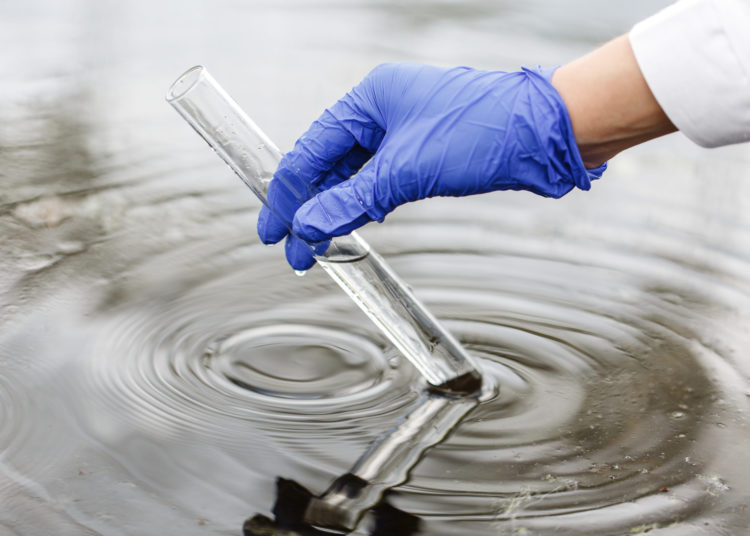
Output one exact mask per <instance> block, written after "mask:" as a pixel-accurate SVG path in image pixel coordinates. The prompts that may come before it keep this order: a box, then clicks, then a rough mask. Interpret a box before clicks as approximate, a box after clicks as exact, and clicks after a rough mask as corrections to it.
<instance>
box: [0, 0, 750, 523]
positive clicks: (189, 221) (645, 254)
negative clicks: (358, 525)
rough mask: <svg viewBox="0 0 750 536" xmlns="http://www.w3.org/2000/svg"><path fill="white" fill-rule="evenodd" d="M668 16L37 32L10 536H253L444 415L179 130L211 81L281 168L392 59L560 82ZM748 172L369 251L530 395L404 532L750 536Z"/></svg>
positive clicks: (679, 175)
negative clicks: (326, 113) (179, 81)
mask: <svg viewBox="0 0 750 536" xmlns="http://www.w3.org/2000/svg"><path fill="white" fill-rule="evenodd" d="M662 4H664V2H662ZM652 9H655V6H654V5H653V3H651V2H645V1H644V2H635V3H631V4H629V5H628V7H623V6H622V5H621V3H615V2H612V3H607V7H606V8H605V7H602V4H601V3H600V2H593V1H583V0H581V1H577V2H573V3H570V2H569V3H566V7H565V9H564V10H563V9H562V8H560V7H558V6H557V5H556V4H554V5H553V3H551V2H542V1H535V2H526V3H523V4H522V5H521V4H513V3H507V2H489V1H476V2H423V3H418V4H414V5H413V6H411V7H409V6H404V5H402V3H399V2H388V1H381V2H364V1H362V2H350V1H348V2H330V3H326V4H317V3H311V2H291V1H285V2H273V3H262V2H254V3H236V2H229V1H227V2H199V1H192V2H181V3H179V4H177V3H163V4H161V3H160V4H156V5H155V4H154V3H153V2H148V3H147V2H132V3H127V4H117V3H114V2H93V1H87V0H79V1H77V2H72V3H66V4H65V6H61V5H58V3H55V2H43V1H36V2H27V3H23V5H18V6H7V9H6V15H5V16H4V17H3V20H2V22H0V25H1V27H0V30H1V31H0V36H2V37H0V42H1V43H2V44H3V45H5V46H4V49H6V50H11V49H12V50H17V51H18V53H16V54H6V55H4V56H3V58H2V60H0V74H2V75H3V79H4V80H6V81H7V83H4V84H3V88H2V89H0V91H1V92H2V97H3V99H2V104H0V113H1V114H2V118H3V121H2V122H0V158H2V167H1V171H0V173H2V181H0V236H2V239H1V240H0V252H1V253H2V255H1V256H0V258H1V259H2V260H0V263H1V267H2V269H0V292H2V298H1V299H0V322H1V323H2V324H1V325H2V329H1V330H0V505H2V507H0V534H1V535H3V536H5V534H8V535H16V534H23V535H27V534H56V535H68V534H69V535H80V534H91V535H94V534H101V535H125V534H164V533H168V534H239V532H240V527H241V525H242V521H243V520H244V519H245V518H246V517H247V516H249V515H252V514H254V513H265V514H269V513H270V509H271V507H272V505H273V502H274V499H275V497H274V493H275V488H274V481H275V479H276V478H277V477H279V476H282V477H285V478H290V479H294V480H295V481H297V482H299V483H301V484H302V485H304V486H306V487H307V488H308V489H310V490H311V491H313V492H315V493H321V492H323V491H324V490H325V489H326V488H327V487H328V485H329V484H330V483H331V481H332V480H334V479H335V478H336V477H338V476H340V475H341V474H344V473H346V472H347V471H348V470H349V469H350V468H351V466H352V465H353V464H354V462H355V461H356V460H357V458H359V456H360V455H361V454H362V453H363V452H364V451H365V450H366V449H367V447H368V446H369V445H370V444H371V443H372V442H373V441H374V440H375V439H376V438H377V437H379V436H380V435H381V434H382V433H383V432H385V431H387V430H388V429H390V428H391V427H392V426H393V425H394V424H395V423H396V422H398V421H399V419H400V418H401V417H402V416H403V415H404V414H405V413H406V412H407V411H409V410H410V409H412V408H414V407H415V405H416V404H417V403H418V400H419V394H420V391H421V389H423V387H424V383H423V382H422V380H421V379H420V378H419V377H418V375H417V374H416V373H415V372H414V371H413V369H412V368H411V367H410V365H409V364H408V362H406V361H405V360H403V359H402V358H401V357H400V356H399V355H398V354H397V352H396V351H395V350H394V349H393V348H392V347H391V346H390V345H389V344H388V343H387V342H386V341H385V340H384V338H383V337H382V336H381V335H380V333H378V332H377V331H376V329H375V328H374V327H373V326H372V325H371V324H370V323H369V321H368V320H367V319H366V318H365V316H364V315H363V314H362V313H360V312H359V311H358V310H357V309H356V308H355V306H354V305H353V304H352V303H351V301H350V300H349V299H348V298H347V297H346V296H345V295H344V294H343V293H342V292H341V291H340V290H339V289H338V288H337V287H336V286H335V284H334V283H333V282H332V281H330V280H329V279H327V277H326V275H325V274H324V273H323V272H322V271H321V270H320V269H315V270H312V271H310V272H309V273H308V274H307V275H306V276H305V277H303V278H299V277H296V276H295V275H294V273H293V272H292V271H291V270H289V269H288V268H287V266H286V265H285V264H284V262H283V258H282V257H283V254H282V250H281V249H280V248H268V247H265V246H262V245H260V244H259V243H258V240H257V238H256V237H255V233H254V225H255V217H256V215H257V210H258V205H257V202H256V201H255V200H254V199H253V198H252V196H251V195H250V193H249V192H246V191H245V190H244V187H243V186H242V185H241V183H240V182H239V181H238V180H237V179H236V178H234V177H233V176H232V175H231V173H230V172H229V171H228V169H226V168H225V166H223V165H222V164H221V163H220V162H219V161H218V159H217V158H216V157H215V155H213V154H212V153H211V152H210V151H209V150H208V149H207V148H205V147H204V145H203V143H202V141H201V140H199V139H198V138H197V136H195V135H194V133H192V132H191V131H190V129H189V128H187V126H186V125H185V124H184V123H183V122H182V121H181V120H180V119H179V118H178V117H177V115H176V114H175V113H174V112H173V111H172V110H171V109H170V108H169V106H168V105H167V104H166V103H164V102H163V97H162V96H163V93H164V92H165V90H166V88H167V86H168V85H169V83H170V82H171V81H172V79H173V78H175V77H176V76H177V75H178V74H179V73H180V72H182V71H183V70H184V69H185V68H187V67H189V66H190V65H192V64H195V63H199V62H200V63H204V64H206V65H207V66H208V67H209V68H210V69H211V70H212V71H213V72H214V74H215V75H216V77H217V78H218V79H220V80H221V81H222V83H223V84H224V85H225V86H226V87H227V88H228V89H229V90H230V91H231V92H232V93H233V94H234V95H235V96H236V97H237V98H238V100H239V101H240V103H241V104H242V105H243V106H244V107H245V108H246V109H247V111H248V112H249V113H250V114H251V115H252V116H253V117H254V118H255V119H256V120H257V122H258V123H259V124H260V125H261V126H262V127H263V128H264V129H265V130H266V131H267V132H268V134H269V135H270V136H271V137H272V138H274V139H276V140H277V141H278V143H279V145H280V146H281V147H282V149H283V148H288V147H289V146H290V145H291V143H292V141H293V140H294V138H295V136H296V135H298V134H299V133H300V132H301V131H302V130H303V129H304V128H305V126H306V125H307V123H309V121H311V120H312V119H313V118H314V117H315V116H316V115H317V114H318V113H319V111H320V110H321V109H322V107H324V106H325V105H327V104H329V103H330V102H331V101H332V100H333V99H335V98H336V97H338V96H339V95H340V94H341V93H342V92H343V91H346V90H347V89H348V88H349V87H350V86H351V85H353V84H354V83H355V82H356V81H357V80H358V79H359V78H361V77H362V76H363V75H364V74H365V73H366V72H367V71H368V70H369V69H370V68H371V67H372V66H374V65H375V64H377V63H379V62H381V61H386V60H416V61H428V62H432V63H440V64H470V65H476V66H480V67H490V68H492V67H494V68H503V69H515V68H517V67H518V66H519V65H521V64H533V63H542V64H546V65H549V64H556V63H561V62H564V61H567V60H569V59H571V58H573V57H575V56H576V55H577V54H580V53H581V52H583V51H585V50H587V49H588V48H590V47H592V46H595V44H597V43H599V42H601V41H603V40H605V39H607V38H608V37H610V36H614V35H616V34H617V33H619V32H622V31H625V30H627V28H628V27H629V26H630V25H631V24H632V23H633V22H634V21H635V20H637V19H638V18H639V17H640V16H642V15H644V14H645V13H648V12H649V10H652ZM11 47H13V48H11ZM749 164H750V153H748V149H747V147H734V148H726V149H720V150H714V151H704V150H700V149H698V148H695V147H693V146H691V145H690V144H689V143H688V142H687V141H685V140H684V139H681V138H680V137H679V136H673V137H670V138H667V139H665V140H660V141H658V142H655V143H652V144H649V145H647V146H644V147H642V148H639V149H637V150H634V151H632V152H631V153H629V154H626V155H623V156H621V157H618V158H617V159H615V160H614V161H613V162H612V164H611V169H610V171H608V173H607V175H606V177H605V178H604V179H603V180H601V181H598V182H597V183H596V184H595V185H594V187H593V189H592V191H590V192H575V193H573V194H571V195H569V196H567V197H566V198H564V199H562V200H559V201H552V200H546V199H540V198H536V197H534V196H532V195H531V194H524V193H498V194H491V195H485V196H480V197H475V198H470V199H462V200H452V199H438V200H429V201H426V202H423V203H419V204H416V205H414V206H409V207H403V208H402V209H399V210H398V211H397V212H396V213H395V214H393V215H392V216H390V217H389V218H388V220H387V221H386V223H384V224H382V225H373V226H370V227H368V228H366V229H365V230H364V231H363V235H364V236H365V237H366V238H367V239H368V241H370V242H371V244H372V245H373V246H374V247H375V248H376V249H377V250H378V251H379V252H380V253H381V254H383V255H385V256H386V257H387V258H388V260H389V262H390V263H391V264H392V266H393V267H394V268H395V269H396V271H397V272H398V273H399V275H401V276H402V277H403V278H404V279H405V280H406V281H408V282H409V283H410V284H411V286H412V287H413V288H414V290H415V292H416V293H417V295H418V296H419V297H421V298H422V299H423V300H424V301H425V302H426V304H427V305H428V306H429V307H430V308H431V310H432V311H433V312H435V313H436V314H437V316H439V317H440V318H441V319H442V320H443V321H444V322H445V324H446V325H447V327H449V329H450V330H451V331H452V332H453V333H454V334H456V335H457V336H458V337H459V338H460V339H461V341H462V342H463V343H464V344H465V345H466V346H467V347H468V348H469V349H470V350H471V351H472V352H473V353H474V354H475V355H476V356H477V357H478V358H479V360H480V362H481V364H482V367H483V369H484V371H485V373H486V374H487V375H488V376H490V377H491V378H493V380H494V381H496V382H497V383H498V384H500V385H501V386H502V387H501V389H500V392H499V394H498V395H497V396H496V397H493V398H492V399H490V400H488V401H486V402H483V403H482V404H481V405H480V406H479V407H478V408H476V409H475V410H473V411H472V412H471V413H470V414H469V415H468V416H467V418H466V420H465V421H464V422H462V423H461V424H460V425H459V426H458V427H457V428H456V430H454V432H453V434H452V435H451V436H450V437H449V438H448V440H447V441H445V442H444V443H443V444H441V445H439V446H437V447H435V448H434V449H433V450H431V451H430V452H429V453H428V454H427V455H426V456H425V458H424V459H423V460H422V461H421V463H420V464H419V465H417V466H416V468H415V469H414V471H413V472H412V477H411V479H410V480H409V481H408V482H407V483H405V484H404V485H402V486H399V487H398V488H397V489H396V490H395V491H396V493H395V494H394V495H393V496H392V498H391V499H390V500H391V502H392V503H393V504H394V505H395V506H397V507H398V508H400V509H402V510H405V511H408V512H410V513H413V514H415V515H418V516H420V517H421V518H422V519H423V520H424V524H423V529H424V533H425V534H435V535H443V534H445V535H449V534H467V535H475V534H476V535H488V534H492V535H497V534H503V535H505V534H507V535H515V534H527V535H534V534H540V535H543V534H571V535H573V534H576V535H578V534H591V535H622V534H638V533H649V534H664V535H669V534H675V535H680V536H684V535H692V534H696V535H697V534H712V535H714V534H726V535H738V534H744V533H745V531H746V527H747V526H749V525H750V512H748V502H749V501H750V484H748V482H750V459H749V458H750V454H748V449H747V443H748V440H750V430H749V429H748V426H749V424H750V423H749V421H748V411H750V379H749V378H750V376H749V374H750V356H748V351H747V349H748V348H750V334H749V333H748V330H747V325H748V321H749V320H750V277H748V274H750V262H749V261H750V258H749V257H750V253H749V252H750V212H748V210H747V207H748V206H750V182H749V181H748V180H747V177H746V175H747V170H748V166H749ZM360 532H362V533H363V534H364V533H365V532H363V531H360Z"/></svg>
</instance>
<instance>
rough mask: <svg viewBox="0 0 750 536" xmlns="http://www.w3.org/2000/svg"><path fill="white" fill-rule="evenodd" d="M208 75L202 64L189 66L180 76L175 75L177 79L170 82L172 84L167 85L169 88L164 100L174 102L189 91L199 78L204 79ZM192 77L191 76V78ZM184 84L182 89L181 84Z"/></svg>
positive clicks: (198, 81)
mask: <svg viewBox="0 0 750 536" xmlns="http://www.w3.org/2000/svg"><path fill="white" fill-rule="evenodd" d="M207 76H208V72H207V71H206V68H205V67H204V66H203V65H194V66H193V67H190V69H188V70H186V71H185V72H184V73H182V74H181V75H180V76H178V77H177V79H176V80H175V81H174V82H172V85H171V86H169V89H168V90H167V95H166V100H167V102H174V101H177V100H180V99H181V98H183V97H184V96H185V95H187V94H188V93H190V91H191V90H192V89H193V88H194V87H195V86H197V85H198V84H199V83H200V81H201V80H203V79H205V78H206V77H207ZM191 77H192V78H191ZM186 82H188V83H187V84H186V87H185V88H184V89H183V88H182V87H181V85H182V84H185V83H186Z"/></svg>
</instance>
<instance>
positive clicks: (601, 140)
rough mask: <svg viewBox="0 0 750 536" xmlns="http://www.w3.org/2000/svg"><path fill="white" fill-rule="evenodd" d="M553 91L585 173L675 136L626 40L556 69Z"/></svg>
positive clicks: (625, 37) (619, 38)
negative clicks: (569, 124) (661, 138)
mask: <svg viewBox="0 0 750 536" xmlns="http://www.w3.org/2000/svg"><path fill="white" fill-rule="evenodd" d="M552 85H553V86H554V87H555V88H556V89H557V91H558V92H559V93H560V95H561V96H562V98H563V101H565V104H566V106H567V108H568V112H569V114H570V119H571V122H572V124H573V132H574V134H575V138H576V141H577V143H578V148H579V150H580V152H581V157H582V158H583V162H584V164H585V165H586V167H588V168H593V167H596V166H599V165H601V164H602V163H603V162H605V161H606V160H609V159H610V158H611V157H613V156H615V155H616V154H617V153H619V152H621V151H623V150H625V149H627V148H629V147H632V146H634V145H638V144H639V143H643V142H645V141H647V140H650V139H653V138H657V137H659V136H663V135H665V134H669V133H670V132H674V131H675V130H677V129H676V127H675V126H674V125H673V124H672V122H671V121H670V120H669V118H668V117H667V115H666V114H665V113H664V111H663V110H662V109H661V107H660V106H659V103H658V102H657V101H656V99H655V98H654V95H653V94H652V93H651V90H650V89H649V87H648V85H647V84H646V81H645V79H644V78H643V75H642V73H641V71H640V68H639V67H638V63H637V62H636V59H635V56H634V55H633V50H632V48H631V46H630V41H629V40H628V36H627V35H622V36H620V37H618V38H617V39H614V40H613V41H610V42H609V43H607V44H606V45H604V46H602V47H600V48H598V49H596V50H594V51H593V52H591V53H589V54H587V55H585V56H583V57H581V58H579V59H577V60H575V61H573V62H571V63H569V64H567V65H564V66H562V67H560V68H559V69H558V70H557V71H555V73H554V75H553V77H552Z"/></svg>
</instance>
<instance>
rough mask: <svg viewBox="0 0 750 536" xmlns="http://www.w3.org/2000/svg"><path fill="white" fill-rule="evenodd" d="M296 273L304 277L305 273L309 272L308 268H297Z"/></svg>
mask: <svg viewBox="0 0 750 536" xmlns="http://www.w3.org/2000/svg"><path fill="white" fill-rule="evenodd" d="M294 273H295V274H297V275H298V276H299V277H304V276H305V274H306V273H307V270H295V271H294Z"/></svg>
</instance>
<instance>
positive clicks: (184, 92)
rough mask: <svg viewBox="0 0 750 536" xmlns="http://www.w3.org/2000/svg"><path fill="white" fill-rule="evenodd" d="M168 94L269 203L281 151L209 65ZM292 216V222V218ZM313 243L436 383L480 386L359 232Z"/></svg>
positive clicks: (441, 387)
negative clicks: (272, 181)
mask: <svg viewBox="0 0 750 536" xmlns="http://www.w3.org/2000/svg"><path fill="white" fill-rule="evenodd" d="M167 101H168V102H169V103H170V104H171V105H172V106H173V107H174V108H175V109H176V110H177V111H178V112H179V113H180V115H181V116H182V117H183V118H184V119H185V120H186V121H187V122H188V123H189V124H190V125H191V126H192V127H193V128H194V129H195V130H196V131H197V132H198V134H200V135H201V137H203V139H204V140H205V141H206V142H207V143H208V144H209V145H210V146H211V147H212V148H213V149H214V150H215V151H216V152H217V154H218V155H219V156H221V158H222V159H223V160H224V161H225V162H226V163H227V164H228V165H229V167H231V168H232V170H234V172H235V173H236V174H237V175H238V176H239V177H240V179H242V181H243V182H244V183H245V184H246V185H247V186H248V187H249V188H250V189H251V190H252V191H253V192H254V193H255V195H256V196H257V197H258V198H259V199H260V200H261V202H262V203H263V204H265V205H266V206H268V205H267V202H266V193H267V190H268V183H269V182H270V181H271V178H272V177H273V173H274V171H275V170H276V168H277V167H278V164H279V161H280V159H281V152H280V151H279V149H278V148H277V147H276V146H275V145H274V144H273V142H272V141H271V140H270V139H268V137H267V136H266V135H265V134H264V133H263V132H262V131H261V130H260V128H258V126H257V125H256V124H255V123H254V122H253V121H252V120H251V119H250V118H249V117H248V116H247V114H245V113H244V112H243V111H242V109H241V108H240V107H239V105H238V104H237V103H236V102H235V101H234V100H233V99H232V98H231V97H230V96H229V95H228V94H227V93H226V91H224V90H223V89H222V87H221V86H219V84H218V83H217V82H216V80H214V79H213V77H212V76H211V75H210V74H209V73H208V72H207V71H206V69H205V68H204V67H202V66H196V67H193V68H191V69H189V70H187V71H186V72H185V73H184V74H183V75H182V76H180V77H179V78H178V79H177V81H175V82H174V84H172V86H171V87H170V89H169V91H168V93H167ZM280 180H282V181H283V183H284V185H285V186H286V187H287V188H288V189H289V190H290V191H291V192H293V194H294V195H295V196H296V197H297V199H298V200H299V201H301V202H304V201H305V200H307V199H309V198H310V197H311V196H313V195H314V194H315V191H314V190H312V189H311V188H312V187H311V186H309V185H307V184H306V183H304V182H303V181H302V180H301V179H297V178H295V177H282V178H281V179H280ZM269 208H270V207H269ZM274 214H276V215H277V216H279V217H280V218H281V219H282V220H284V221H286V220H285V218H284V217H283V216H282V215H279V214H278V213H276V212H274ZM287 224H288V226H289V228H290V229H291V222H289V221H287ZM311 249H312V251H313V252H314V253H315V259H316V260H317V261H318V263H319V264H320V265H321V266H322V267H323V269H324V270H325V271H326V272H327V273H328V275H330V276H331V277H332V278H333V279H334V280H335V281H336V282H337V283H338V284H339V285H340V286H341V288H343V289H344V291H345V292H346V293H347V294H348V295H349V296H350V297H351V298H352V299H353V300H354V301H355V303H356V304H357V305H358V306H359V307H360V308H361V309H362V310H363V311H364V312H365V313H366V314H367V316H368V317H369V318H370V319H371V320H372V321H373V322H374V323H375V324H376V325H377V326H378V328H380V330H381V331H382V332H383V333H384V334H385V335H386V336H387V337H388V339H389V340H390V341H391V342H392V343H393V344H394V345H395V346H396V348H398V350H399V351H400V352H401V353H402V354H403V355H404V356H405V357H406V358H407V359H409V361H411V363H412V364H413V365H414V366H415V367H416V368H417V370H419V372H420V373H421V374H422V375H423V376H424V378H425V380H426V381H427V382H428V383H429V384H430V385H432V386H433V387H434V388H435V389H436V390H437V391H439V392H441V393H445V394H455V395H468V394H475V393H478V391H479V389H480V387H481V384H482V380H481V375H480V374H479V372H478V370H477V368H476V366H475V364H474V362H473V360H472V358H471V356H470V355H469V354H468V352H466V350H465V349H464V348H463V347H462V346H461V345H460V344H459V342H458V341H457V340H456V339H455V338H454V337H453V336H452V335H451V334H450V333H448V332H447V331H446V330H445V329H444V328H443V327H442V326H441V325H440V324H439V323H438V321H437V319H436V318H435V317H434V316H433V315H432V314H431V313H430V312H429V311H428V310H427V309H426V308H425V306H424V305H422V303H421V302H420V301H419V300H418V299H417V298H416V296H414V294H413V293H412V292H411V291H410V290H409V288H408V287H407V286H406V284H405V283H404V282H403V281H401V279H399V278H398V276H397V275H396V274H395V273H394V272H393V270H392V269H391V268H390V267H389V266H388V264H387V263H386V262H385V260H384V259H383V258H382V257H381V256H380V255H378V254H377V253H376V252H374V251H373V250H372V249H371V248H370V247H369V245H368V244H367V243H366V242H365V241H364V240H362V239H361V238H360V237H359V236H358V235H357V234H356V233H351V234H349V235H347V236H341V237H336V238H334V239H332V240H331V241H330V242H328V243H324V244H314V245H311ZM323 249H324V250H325V251H322V250H323Z"/></svg>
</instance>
